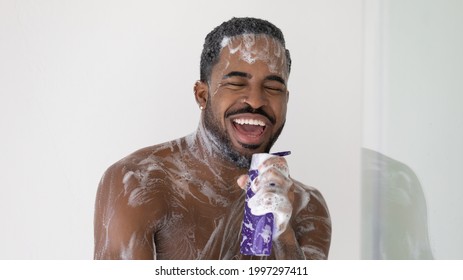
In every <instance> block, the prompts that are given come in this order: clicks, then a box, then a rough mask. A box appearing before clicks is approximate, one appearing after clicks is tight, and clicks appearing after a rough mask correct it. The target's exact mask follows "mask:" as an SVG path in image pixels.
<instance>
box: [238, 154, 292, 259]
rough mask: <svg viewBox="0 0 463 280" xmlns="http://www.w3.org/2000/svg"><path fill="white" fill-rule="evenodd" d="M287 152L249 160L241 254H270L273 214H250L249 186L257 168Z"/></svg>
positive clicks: (264, 155)
mask: <svg viewBox="0 0 463 280" xmlns="http://www.w3.org/2000/svg"><path fill="white" fill-rule="evenodd" d="M288 154H289V152H281V153H274V154H266V153H259V154H254V155H253V156H252V160H251V168H250V170H249V172H248V175H249V181H248V184H247V186H246V199H245V204H244V217H243V225H242V228H241V236H242V240H241V254H243V255H251V256H269V255H270V253H271V252H272V235H273V214H272V213H267V214H264V215H261V216H256V215H253V214H252V213H251V209H250V208H249V207H248V201H249V199H251V198H252V197H253V196H254V194H255V193H254V192H253V191H252V188H251V184H253V181H254V180H255V179H256V178H257V176H258V175H259V171H258V170H257V168H258V166H259V165H260V164H261V163H262V162H264V161H265V160H267V159H268V158H270V157H273V156H285V155H288Z"/></svg>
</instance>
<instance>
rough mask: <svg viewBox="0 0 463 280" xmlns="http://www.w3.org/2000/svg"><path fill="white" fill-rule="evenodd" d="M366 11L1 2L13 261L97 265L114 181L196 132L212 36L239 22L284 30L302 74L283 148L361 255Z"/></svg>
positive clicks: (338, 232)
mask: <svg viewBox="0 0 463 280" xmlns="http://www.w3.org/2000/svg"><path fill="white" fill-rule="evenodd" d="M362 5H363V1H361V0H352V1H343V0H323V1H321V0H320V1H286V2H282V1H273V0H263V1H248V0H244V1H243V0H238V1H212V0H209V1H206V0H203V1H187V0H184V1H180V0H177V1H148V0H146V1H141V0H135V1H110V0H100V1H98V0H97V1H95V0H91V1H90V0H79V1H77V0H76V1H70V0H61V1H51V0H48V1H46V0H44V1H32V0H30V1H26V0H23V1H13V0H0V131H1V137H0V179H1V196H0V221H1V224H2V226H1V228H0V258H1V259H91V258H92V257H93V210H94V198H95V192H96V188H97V184H98V182H99V180H100V178H101V176H102V174H103V172H104V171H105V169H106V168H107V167H108V166H109V165H110V164H112V163H114V162H115V161H117V160H119V159H120V158H122V157H124V156H125V155H127V154H129V153H131V152H133V151H134V150H137V149H139V148H142V147H145V146H148V145H153V144H157V143H161V142H164V141H168V140H171V139H174V138H178V137H181V136H184V135H186V134H189V133H191V132H193V131H194V130H195V129H196V127H197V123H198V120H199V110H198V108H197V105H196V103H195V101H194V97H193V93H192V87H193V84H194V82H195V81H196V80H197V79H198V78H199V57H200V53H201V50H202V44H203V40H204V37H205V36H206V34H207V33H208V32H209V31H211V30H212V29H213V28H214V27H215V26H217V25H219V24H220V23H221V22H223V21H225V20H228V19H230V18H231V17H232V16H253V17H261V18H264V19H267V20H270V21H271V22H273V23H275V24H276V25H277V26H279V27H280V28H281V29H282V30H283V32H284V34H285V36H286V40H287V47H288V48H289V49H290V51H291V54H292V58H293V68H292V74H291V77H290V81H289V89H290V92H291V95H290V103H289V108H288V110H289V112H288V119H287V126H286V128H285V130H284V132H283V134H282V136H281V138H280V141H279V142H278V143H277V147H275V150H280V149H285V150H286V149H290V150H292V152H293V154H292V155H291V156H290V157H289V158H288V160H289V163H290V169H291V173H292V176H293V177H294V178H296V179H298V180H300V181H302V182H304V183H306V184H309V185H312V186H315V187H317V188H318V189H319V190H320V191H321V192H322V193H323V195H324V196H325V199H326V200H327V203H328V206H329V208H330V212H331V216H332V222H333V236H332V246H331V252H330V258H331V259H358V258H360V147H361V145H362V131H361V127H362V121H361V114H362V107H361V106H362V87H363V81H362V71H363V68H362V67H363V64H362V63H363V62H362V58H363V57H362V55H363V53H362V48H363V37H362V36H363V25H362V24H363V6H362Z"/></svg>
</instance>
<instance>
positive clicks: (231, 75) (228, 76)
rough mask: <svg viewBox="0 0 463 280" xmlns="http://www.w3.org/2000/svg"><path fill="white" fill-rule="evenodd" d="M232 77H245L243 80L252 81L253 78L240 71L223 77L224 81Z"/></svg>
mask: <svg viewBox="0 0 463 280" xmlns="http://www.w3.org/2000/svg"><path fill="white" fill-rule="evenodd" d="M230 77H243V78H248V79H251V78H252V75H251V74H248V73H245V72H240V71H232V72H230V73H228V74H226V75H224V76H223V77H222V80H224V79H228V78H230Z"/></svg>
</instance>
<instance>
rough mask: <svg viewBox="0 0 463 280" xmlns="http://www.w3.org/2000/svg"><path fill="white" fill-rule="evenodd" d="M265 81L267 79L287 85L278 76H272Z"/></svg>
mask: <svg viewBox="0 0 463 280" xmlns="http://www.w3.org/2000/svg"><path fill="white" fill-rule="evenodd" d="M265 79H266V80H269V81H276V82H280V83H282V84H283V85H286V82H285V80H283V78H282V77H280V76H277V75H270V76H267V77H265Z"/></svg>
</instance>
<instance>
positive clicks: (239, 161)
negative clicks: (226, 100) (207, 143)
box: [204, 98, 285, 169]
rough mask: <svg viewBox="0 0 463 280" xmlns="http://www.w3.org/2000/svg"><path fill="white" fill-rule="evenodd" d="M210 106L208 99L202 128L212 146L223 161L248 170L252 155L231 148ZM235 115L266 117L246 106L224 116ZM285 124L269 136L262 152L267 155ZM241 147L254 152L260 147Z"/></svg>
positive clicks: (225, 132) (225, 133)
mask: <svg viewBox="0 0 463 280" xmlns="http://www.w3.org/2000/svg"><path fill="white" fill-rule="evenodd" d="M211 107H212V106H211V104H210V99H209V98H208V99H207V101H206V109H205V112H204V128H205V130H206V135H207V136H209V138H210V139H209V140H211V141H212V144H213V146H214V148H215V149H216V150H218V153H217V154H218V155H219V156H220V157H222V158H223V159H225V160H227V161H230V162H232V163H233V164H235V165H236V166H237V167H239V168H246V169H249V167H250V166H251V159H252V154H251V155H247V154H242V153H240V152H239V151H238V150H236V148H235V147H233V143H232V142H231V139H230V136H229V135H228V133H227V131H226V130H225V128H223V129H222V128H221V127H220V122H219V121H218V120H217V119H216V118H214V114H213V113H212V109H211ZM236 113H260V114H262V115H264V116H266V117H268V115H267V114H266V113H265V112H263V111H262V110H260V109H257V110H256V109H253V108H252V107H251V106H249V105H247V107H245V108H242V109H240V110H239V111H236V112H234V113H229V114H227V115H226V116H230V115H233V114H236ZM284 125H285V123H283V124H282V125H281V126H280V127H279V128H278V129H277V131H276V132H275V133H274V134H273V135H272V136H271V138H270V141H269V142H268V144H267V145H266V146H265V149H264V152H265V153H268V152H269V151H270V149H271V148H272V146H273V144H274V143H275V142H276V141H277V139H278V137H279V136H280V134H281V132H282V131H283V127H284ZM241 146H242V147H243V148H245V149H248V150H254V149H257V148H259V147H260V145H247V144H241Z"/></svg>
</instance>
